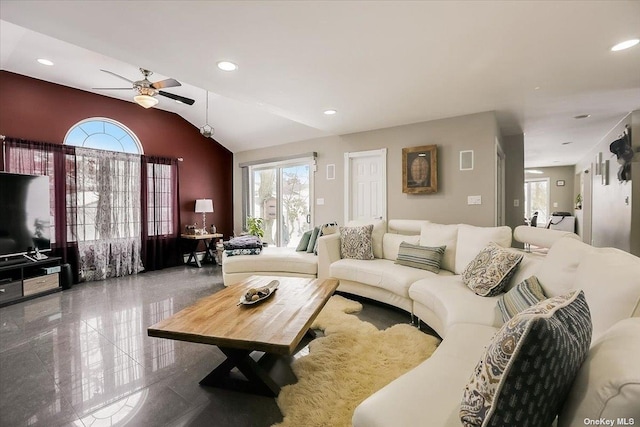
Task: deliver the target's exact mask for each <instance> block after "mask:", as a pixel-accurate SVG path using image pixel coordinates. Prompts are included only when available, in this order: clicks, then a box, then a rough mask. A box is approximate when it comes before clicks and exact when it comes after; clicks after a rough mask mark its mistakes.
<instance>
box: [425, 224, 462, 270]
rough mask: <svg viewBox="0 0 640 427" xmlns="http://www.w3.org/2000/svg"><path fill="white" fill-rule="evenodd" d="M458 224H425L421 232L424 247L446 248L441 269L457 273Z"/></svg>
mask: <svg viewBox="0 0 640 427" xmlns="http://www.w3.org/2000/svg"><path fill="white" fill-rule="evenodd" d="M457 241H458V224H435V223H428V224H424V225H423V226H422V228H421V230H420V244H421V245H422V246H446V247H447V248H446V249H445V251H444V256H443V257H442V265H441V266H440V267H441V268H444V269H445V270H449V271H451V272H455V265H456V244H457Z"/></svg>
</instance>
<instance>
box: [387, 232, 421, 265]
mask: <svg viewBox="0 0 640 427" xmlns="http://www.w3.org/2000/svg"><path fill="white" fill-rule="evenodd" d="M402 242H407V243H410V244H412V245H417V244H419V243H420V236H419V235H416V236H405V235H402V234H394V233H385V234H384V236H383V237H382V254H383V255H384V259H388V260H391V261H395V260H397V259H398V251H399V250H400V243H402Z"/></svg>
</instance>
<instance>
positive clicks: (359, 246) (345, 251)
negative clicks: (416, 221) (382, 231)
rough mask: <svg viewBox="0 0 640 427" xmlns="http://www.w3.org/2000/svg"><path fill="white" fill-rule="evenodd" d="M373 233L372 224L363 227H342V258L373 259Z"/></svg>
mask: <svg viewBox="0 0 640 427" xmlns="http://www.w3.org/2000/svg"><path fill="white" fill-rule="evenodd" d="M372 232H373V225H372V224H370V225H364V226H362V227H340V256H341V257H342V258H351V259H373V244H372V241H371V233H372Z"/></svg>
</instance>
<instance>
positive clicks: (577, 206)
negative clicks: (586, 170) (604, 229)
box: [576, 193, 582, 209]
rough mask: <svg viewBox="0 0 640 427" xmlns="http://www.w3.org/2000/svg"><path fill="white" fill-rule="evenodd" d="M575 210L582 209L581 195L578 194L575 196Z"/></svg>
mask: <svg viewBox="0 0 640 427" xmlns="http://www.w3.org/2000/svg"><path fill="white" fill-rule="evenodd" d="M576 209H582V195H581V194H580V193H578V195H577V196H576Z"/></svg>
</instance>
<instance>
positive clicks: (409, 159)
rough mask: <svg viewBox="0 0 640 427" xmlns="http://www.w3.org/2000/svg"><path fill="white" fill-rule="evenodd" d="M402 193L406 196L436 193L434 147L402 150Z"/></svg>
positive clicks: (435, 156) (436, 165) (436, 180)
mask: <svg viewBox="0 0 640 427" xmlns="http://www.w3.org/2000/svg"><path fill="white" fill-rule="evenodd" d="M402 192H403V193H408V194H429V193H437V192H438V148H437V146H436V145H423V146H421V147H411V148H403V149H402Z"/></svg>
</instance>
